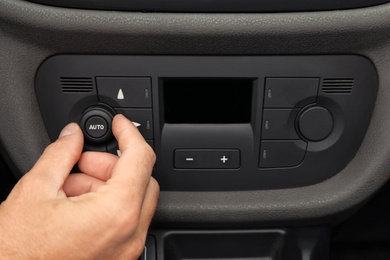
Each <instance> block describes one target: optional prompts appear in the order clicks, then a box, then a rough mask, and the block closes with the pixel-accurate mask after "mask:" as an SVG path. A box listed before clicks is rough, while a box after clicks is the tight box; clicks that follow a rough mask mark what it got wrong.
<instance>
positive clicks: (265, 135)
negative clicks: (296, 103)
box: [261, 109, 299, 140]
mask: <svg viewBox="0 0 390 260" xmlns="http://www.w3.org/2000/svg"><path fill="white" fill-rule="evenodd" d="M298 113H299V109H265V110H264V112H263V130H262V133H261V138H262V139H270V140H275V139H276V140H280V139H299V137H298V135H297V133H296V131H295V121H296V117H297V115H298Z"/></svg>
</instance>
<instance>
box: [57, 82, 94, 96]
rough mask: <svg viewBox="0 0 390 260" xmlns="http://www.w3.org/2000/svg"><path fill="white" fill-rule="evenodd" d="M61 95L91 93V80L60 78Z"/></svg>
mask: <svg viewBox="0 0 390 260" xmlns="http://www.w3.org/2000/svg"><path fill="white" fill-rule="evenodd" d="M60 82H61V87H62V92H63V93H89V92H93V81H92V78H60Z"/></svg>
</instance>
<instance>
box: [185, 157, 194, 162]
mask: <svg viewBox="0 0 390 260" xmlns="http://www.w3.org/2000/svg"><path fill="white" fill-rule="evenodd" d="M193 160H194V158H186V161H189V162H192V161H193Z"/></svg>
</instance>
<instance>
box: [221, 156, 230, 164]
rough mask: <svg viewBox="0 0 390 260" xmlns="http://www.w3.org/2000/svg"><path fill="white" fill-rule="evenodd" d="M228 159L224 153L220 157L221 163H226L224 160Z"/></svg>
mask: <svg viewBox="0 0 390 260" xmlns="http://www.w3.org/2000/svg"><path fill="white" fill-rule="evenodd" d="M228 160H229V159H228V158H227V157H226V156H225V155H224V156H223V157H222V158H221V161H222V162H223V163H226V161H228Z"/></svg>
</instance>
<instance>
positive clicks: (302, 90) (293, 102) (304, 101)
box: [264, 78, 319, 108]
mask: <svg viewBox="0 0 390 260" xmlns="http://www.w3.org/2000/svg"><path fill="white" fill-rule="evenodd" d="M318 85H319V79H318V78H267V79H266V83H265V97H264V107H265V108H284V107H286V108H295V107H304V106H306V105H308V104H310V103H314V102H315V101H316V98H317V92H318Z"/></svg>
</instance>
